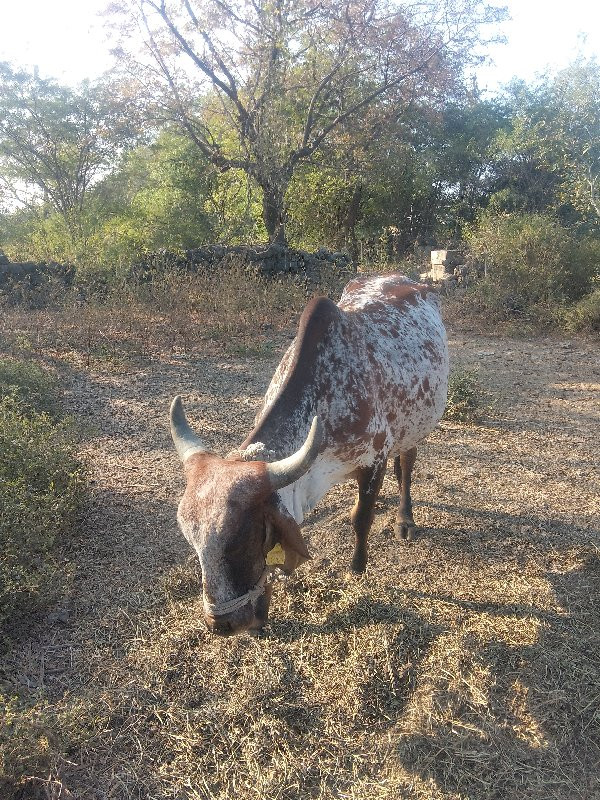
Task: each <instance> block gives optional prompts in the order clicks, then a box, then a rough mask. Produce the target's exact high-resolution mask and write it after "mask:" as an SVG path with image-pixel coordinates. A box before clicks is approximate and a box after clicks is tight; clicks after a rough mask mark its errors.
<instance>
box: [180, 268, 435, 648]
mask: <svg viewBox="0 0 600 800" xmlns="http://www.w3.org/2000/svg"><path fill="white" fill-rule="evenodd" d="M447 383H448V350H447V343H446V335H445V331H444V327H443V324H442V321H441V318H440V313H439V308H438V303H437V296H436V295H435V293H433V292H432V291H431V290H430V288H429V287H427V286H424V285H421V284H418V283H413V282H412V281H410V280H408V279H407V278H405V277H404V276H402V275H386V276H379V277H360V278H357V279H356V280H353V281H352V282H351V283H349V284H348V286H347V287H346V288H345V290H344V292H343V294H342V297H341V299H340V302H339V303H338V304H337V305H336V304H335V303H333V302H332V301H331V300H328V299H327V298H324V297H318V298H315V299H313V300H312V301H311V302H310V303H309V304H308V305H307V307H306V309H305V310H304V312H303V314H302V317H301V318H300V325H299V330H298V334H297V336H296V338H295V339H294V341H293V342H292V344H291V346H290V347H289V349H288V351H287V352H286V353H285V355H284V357H283V359H282V360H281V363H280V364H279V366H278V367H277V370H276V371H275V374H274V376H273V378H272V380H271V384H270V385H269V388H268V389H267V392H266V394H265V397H264V400H263V404H262V407H261V409H260V411H259V413H258V415H257V417H256V420H255V425H254V428H253V430H252V432H251V433H250V434H249V435H248V437H247V438H246V440H245V441H244V442H243V444H242V445H241V448H240V450H238V451H234V452H233V453H231V454H229V455H228V456H227V457H226V458H220V457H219V456H217V455H215V454H213V453H210V452H208V451H207V449H206V447H205V446H204V445H203V444H202V441H201V440H200V439H199V438H198V437H197V436H196V435H195V434H194V433H193V432H192V430H191V429H190V427H189V425H188V423H187V420H186V418H185V414H184V412H183V407H182V404H181V400H180V398H175V400H174V401H173V404H172V407H171V430H172V434H173V440H174V442H175V445H176V448H177V450H178V452H179V455H180V457H181V458H182V460H183V462H184V469H185V473H186V477H187V487H186V490H185V493H184V495H183V498H182V500H181V503H180V505H179V512H178V520H179V524H180V527H181V529H182V531H183V533H184V535H185V536H186V538H187V539H188V541H189V542H190V544H191V545H192V546H193V547H194V548H195V550H196V552H197V553H198V556H199V559H200V564H201V567H202V575H203V592H204V614H205V619H206V623H207V625H208V627H209V629H210V630H212V631H214V632H215V633H221V634H230V633H236V632H239V631H241V630H246V629H249V630H251V631H255V630H259V629H260V628H262V627H263V626H264V624H265V622H266V620H267V615H268V608H269V602H270V598H271V592H272V585H271V582H270V578H271V577H272V573H273V570H274V569H278V570H279V571H280V572H283V573H287V574H290V573H291V572H292V571H293V570H294V569H295V568H296V567H297V566H298V564H300V563H302V562H303V561H304V560H306V559H307V558H309V553H308V550H307V548H306V544H305V542H304V540H303V538H302V535H301V532H300V527H299V526H300V525H301V524H302V521H303V519H304V517H305V515H306V514H307V513H308V512H309V511H310V510H311V509H312V508H313V507H314V506H315V505H316V504H317V503H318V502H319V501H320V500H321V498H322V497H323V496H324V495H325V494H326V493H327V491H328V490H329V489H330V488H331V487H332V486H333V485H334V484H336V483H339V482H340V481H342V480H344V479H346V478H348V477H354V478H356V480H357V483H358V497H357V501H356V504H355V506H354V508H353V510H352V513H351V522H352V527H353V531H354V537H355V547H354V556H353V559H352V568H353V569H354V570H355V571H356V572H361V571H363V570H364V569H365V566H366V563H367V535H368V532H369V529H370V527H371V524H372V521H373V514H374V506H375V500H376V498H377V495H378V493H379V490H380V488H381V484H382V481H383V476H384V473H385V468H386V464H387V461H388V459H390V458H393V459H394V471H395V474H396V476H397V478H398V483H399V487H400V504H399V508H398V512H397V525H396V530H397V534H398V535H399V536H400V537H401V538H405V539H410V538H412V535H413V532H414V529H415V524H414V520H413V516H412V507H411V499H410V480H411V471H412V467H413V464H414V460H415V456H416V445H417V444H418V443H419V442H420V441H421V440H422V439H423V438H424V437H425V436H427V434H428V433H429V432H430V431H431V430H432V429H433V428H434V426H435V425H436V424H437V422H438V420H439V419H440V417H441V416H442V413H443V411H444V407H445V403H446V394H447ZM290 453H291V454H292V455H289V454H290ZM275 565H278V566H277V567H276V566H275Z"/></svg>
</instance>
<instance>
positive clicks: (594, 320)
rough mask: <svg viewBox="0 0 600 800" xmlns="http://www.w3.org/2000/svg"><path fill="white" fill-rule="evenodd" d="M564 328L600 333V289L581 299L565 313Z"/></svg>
mask: <svg viewBox="0 0 600 800" xmlns="http://www.w3.org/2000/svg"><path fill="white" fill-rule="evenodd" d="M566 327H567V328H569V330H572V331H585V332H588V333H589V332H592V331H600V289H595V290H594V291H593V292H591V294H588V295H586V296H585V297H582V298H581V300H580V301H579V302H578V303H575V305H574V306H572V307H571V308H570V309H569V310H568V311H567V312H566Z"/></svg>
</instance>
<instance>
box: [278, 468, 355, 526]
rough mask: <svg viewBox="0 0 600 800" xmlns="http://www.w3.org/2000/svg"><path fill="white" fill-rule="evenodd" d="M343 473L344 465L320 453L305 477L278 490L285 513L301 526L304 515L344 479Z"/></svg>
mask: <svg viewBox="0 0 600 800" xmlns="http://www.w3.org/2000/svg"><path fill="white" fill-rule="evenodd" d="M345 472H346V466H345V465H343V464H342V463H341V462H340V461H337V460H336V459H332V458H328V456H327V453H322V454H321V455H319V456H318V457H317V459H316V460H315V462H314V464H313V465H312V466H311V467H310V469H309V470H308V472H307V473H306V474H305V475H303V476H302V477H301V478H299V479H298V480H297V481H295V482H294V483H292V484H290V485H289V486H285V487H284V488H283V489H279V491H278V492H277V495H278V497H279V500H280V502H281V504H282V505H283V506H284V507H285V509H286V511H287V512H288V513H289V514H290V516H292V517H293V518H294V519H295V520H296V522H297V523H298V525H301V524H302V522H303V520H304V517H305V516H306V514H308V513H309V512H310V511H312V509H313V508H314V507H315V506H316V505H317V503H318V502H319V501H320V500H322V499H323V497H324V496H325V495H326V494H327V492H328V491H329V490H330V489H331V487H332V486H335V484H336V483H339V482H340V480H342V479H343V478H344V477H345Z"/></svg>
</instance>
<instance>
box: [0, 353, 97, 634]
mask: <svg viewBox="0 0 600 800" xmlns="http://www.w3.org/2000/svg"><path fill="white" fill-rule="evenodd" d="M20 368H22V373H21V375H22V376H25V378H28V379H30V378H32V376H36V368H34V367H33V366H32V365H21V367H20ZM36 377H37V379H38V380H37V381H36V380H29V381H28V380H25V381H24V382H23V383H22V384H18V386H17V388H16V389H14V387H12V386H10V385H9V387H8V391H9V393H8V394H5V395H4V396H3V397H0V629H3V628H6V627H8V623H9V622H10V621H11V620H14V618H15V617H18V616H19V615H21V614H23V613H28V612H30V611H33V610H35V609H37V608H39V607H41V606H44V605H46V604H48V603H49V602H52V601H53V600H55V599H56V598H57V597H58V596H59V595H60V593H61V590H62V588H63V584H64V580H65V574H64V570H63V568H62V567H61V566H60V565H59V563H58V560H57V554H56V544H57V541H58V540H59V538H60V537H62V536H63V535H64V534H65V532H66V531H67V530H68V528H69V525H70V524H71V522H72V520H73V517H74V512H75V510H76V508H77V505H78V501H79V497H80V494H81V488H82V470H81V467H80V466H79V464H78V463H77V460H76V458H75V456H74V443H73V436H72V430H71V427H70V426H69V424H68V423H66V422H57V421H56V420H55V419H53V418H51V417H50V416H49V415H48V414H47V413H45V412H39V411H37V410H35V409H34V408H33V407H32V405H29V404H28V403H32V404H35V403H36V402H38V403H40V402H45V401H42V397H43V392H42V390H41V386H42V385H43V386H44V387H46V386H47V384H44V383H43V381H40V380H39V378H40V376H39V375H37V376H36ZM13 379H14V372H13ZM19 394H24V395H25V399H24V400H21V399H19V396H18V395H19Z"/></svg>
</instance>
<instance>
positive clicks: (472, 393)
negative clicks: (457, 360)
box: [444, 368, 482, 423]
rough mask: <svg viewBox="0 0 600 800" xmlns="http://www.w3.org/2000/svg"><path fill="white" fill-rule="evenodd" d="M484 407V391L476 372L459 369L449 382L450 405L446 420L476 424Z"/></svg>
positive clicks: (447, 406) (454, 372)
mask: <svg viewBox="0 0 600 800" xmlns="http://www.w3.org/2000/svg"><path fill="white" fill-rule="evenodd" d="M481 407H482V390H481V386H480V384H479V377H478V375H477V372H476V371H475V370H469V369H462V368H460V369H457V370H454V371H453V372H451V373H450V378H449V380H448V403H447V404H446V412H445V414H444V417H445V419H449V420H452V421H453V422H471V423H473V422H476V421H477V419H478V417H479V414H480V413H481Z"/></svg>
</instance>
